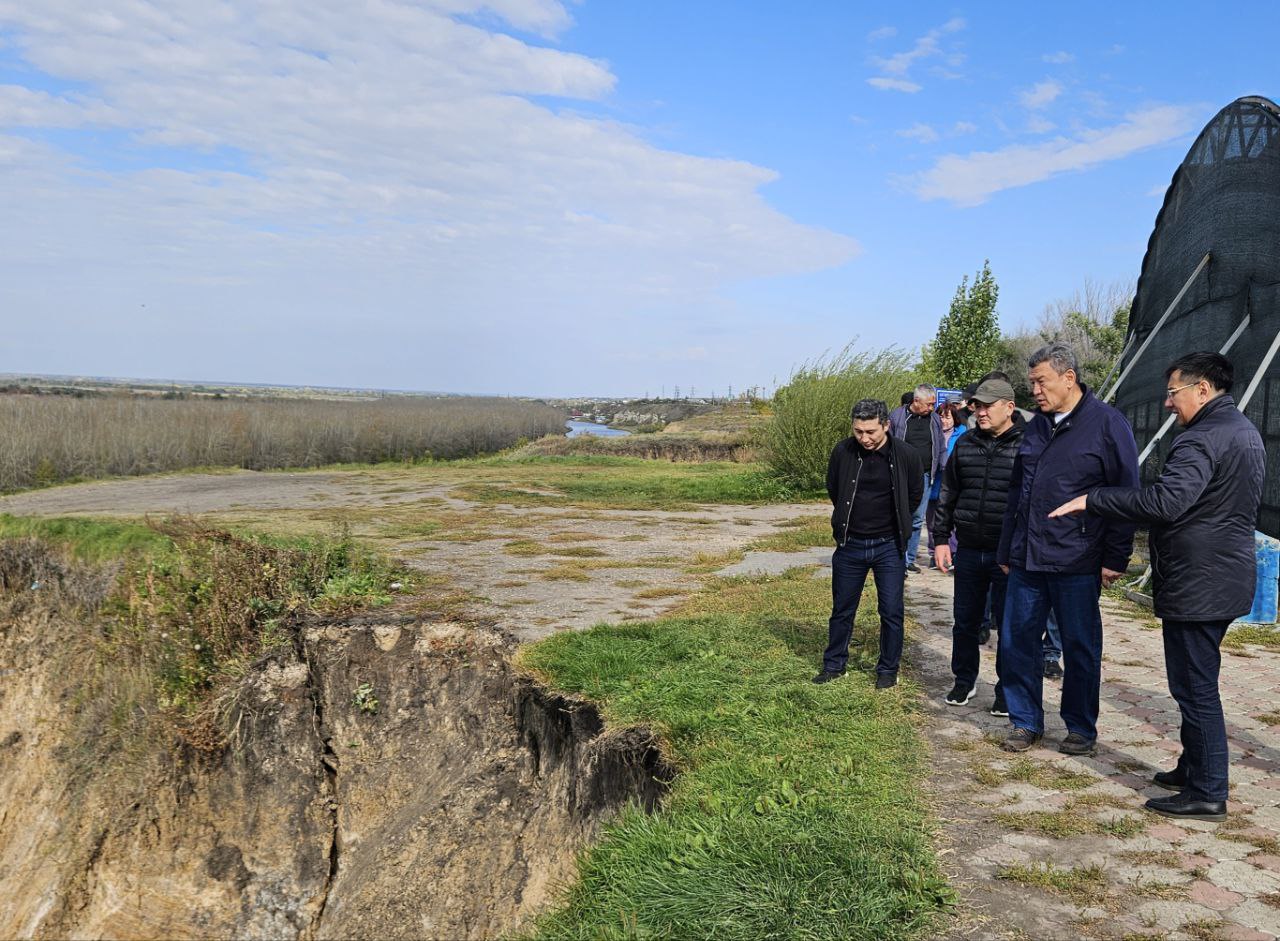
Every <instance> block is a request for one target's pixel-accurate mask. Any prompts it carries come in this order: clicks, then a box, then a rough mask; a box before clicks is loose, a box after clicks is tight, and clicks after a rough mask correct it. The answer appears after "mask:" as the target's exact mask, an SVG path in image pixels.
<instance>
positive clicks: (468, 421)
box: [0, 395, 565, 490]
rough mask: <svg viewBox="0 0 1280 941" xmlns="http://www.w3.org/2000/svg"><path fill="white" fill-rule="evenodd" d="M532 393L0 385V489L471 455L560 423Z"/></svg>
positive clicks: (558, 412)
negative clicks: (61, 390)
mask: <svg viewBox="0 0 1280 941" xmlns="http://www.w3.org/2000/svg"><path fill="white" fill-rule="evenodd" d="M564 421H565V415H564V412H563V411H561V410H560V409H556V408H552V407H550V406H548V405H545V404H543V403H541V402H525V401H518V400H510V399H496V398H493V399H483V398H439V399H428V398H402V399H384V400H379V401H375V402H334V401H324V400H318V399H311V400H309V399H283V400H269V399H261V400H254V399H249V400H240V399H237V400H207V399H206V400H162V399H152V398H141V397H133V396H119V397H116V396H110V397H98V398H83V399H77V398H66V397H61V396H56V397H55V396H30V395H6V396H0V442H2V444H0V490H18V489H22V488H26V487H32V486H39V485H42V484H48V483H55V482H57V481H60V480H68V479H73V478H88V477H106V476H114V475H133V474H150V473H156V472H160V471H172V470H179V469H182V468H189V467H244V468H250V469H253V470H264V469H267V468H274V467H315V466H318V465H324V464H336V463H348V462H351V463H372V462H378V461H406V460H418V459H423V458H437V459H447V458H457V457H473V456H476V455H480V454H487V453H491V452H494V451H499V450H502V449H503V448H508V447H511V446H512V445H515V444H516V443H518V442H519V441H520V440H521V439H525V440H533V439H536V438H539V437H541V436H543V435H547V434H554V433H557V432H561V431H563V430H564Z"/></svg>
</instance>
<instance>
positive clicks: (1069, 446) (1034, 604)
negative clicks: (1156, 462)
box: [996, 343, 1138, 755]
mask: <svg viewBox="0 0 1280 941" xmlns="http://www.w3.org/2000/svg"><path fill="white" fill-rule="evenodd" d="M1027 365H1028V367H1029V372H1028V373H1027V379H1028V381H1029V382H1030V384H1031V393H1032V395H1033V396H1034V397H1035V400H1036V404H1037V405H1038V406H1039V407H1040V414H1039V415H1036V416H1035V418H1034V419H1032V421H1031V422H1030V424H1029V425H1028V426H1027V430H1026V433H1025V434H1024V435H1023V437H1022V445H1021V447H1020V448H1019V450H1018V458H1017V460H1016V461H1015V462H1014V467H1013V477H1012V479H1011V480H1010V483H1009V504H1008V507H1007V508H1006V510H1005V517H1004V527H1003V529H1002V531H1001V536H1000V548H999V549H998V550H997V555H996V561H997V563H998V564H1000V565H1001V566H1003V567H1004V571H1005V572H1006V574H1008V576H1009V587H1008V592H1007V600H1006V602H1005V616H1004V623H1003V625H1002V626H1001V631H1000V646H1001V651H1000V656H1001V661H1002V666H1003V672H1002V675H1001V681H1002V683H1001V685H1002V687H1003V689H1004V695H1005V702H1006V703H1007V704H1008V707H1009V719H1010V721H1011V722H1012V723H1013V726H1014V728H1013V731H1012V732H1010V733H1009V735H1008V736H1007V737H1006V738H1005V740H1004V742H1003V743H1002V745H1001V747H1002V748H1004V749H1005V750H1006V751H1013V752H1021V751H1026V750H1027V749H1029V748H1031V747H1032V746H1034V745H1035V744H1036V743H1037V742H1038V741H1040V738H1041V736H1042V735H1043V734H1044V645H1043V637H1044V633H1045V627H1046V621H1047V619H1048V614H1049V611H1050V610H1052V611H1053V613H1054V614H1055V615H1056V616H1057V619H1058V630H1059V632H1060V635H1061V637H1062V657H1063V678H1062V707H1061V710H1060V711H1061V715H1062V720H1063V722H1064V724H1065V725H1066V727H1067V735H1066V737H1065V738H1064V739H1063V740H1062V742H1061V743H1060V744H1059V746H1058V751H1060V752H1062V753H1063V754H1067V755H1091V754H1093V752H1094V749H1095V747H1096V742H1097V737H1098V729H1097V722H1098V696H1099V691H1100V687H1101V683H1102V615H1101V613H1100V612H1099V610H1098V596H1099V594H1100V593H1101V591H1102V586H1103V585H1104V584H1107V585H1109V584H1111V582H1113V581H1115V580H1116V579H1117V578H1119V577H1120V576H1121V575H1122V574H1123V573H1124V571H1125V569H1126V568H1127V567H1128V565H1129V555H1130V553H1131V552H1132V551H1133V531H1134V526H1133V524H1132V523H1128V522H1109V521H1107V520H1103V519H1100V518H1099V517H1097V516H1095V515H1092V514H1089V515H1086V516H1085V517H1083V518H1082V519H1081V520H1080V521H1078V522H1077V521H1075V520H1071V519H1065V518H1056V519H1050V518H1049V513H1050V512H1051V511H1052V510H1054V509H1056V508H1057V507H1059V506H1061V505H1062V504H1063V503H1064V502H1065V501H1067V500H1069V499H1070V498H1071V497H1073V496H1075V495H1077V494H1080V493H1083V492H1088V491H1090V490H1092V489H1093V488H1095V487H1136V486H1137V485H1138V447H1137V445H1136V444H1135V443H1134V440H1133V431H1132V430H1131V429H1130V428H1129V423H1128V422H1127V421H1125V419H1124V416H1123V415H1121V414H1120V413H1119V412H1117V411H1116V410H1115V409H1114V408H1112V407H1111V406H1110V405H1107V404H1105V403H1104V402H1102V401H1101V400H1100V399H1098V398H1096V397H1095V396H1094V394H1093V393H1092V392H1090V391H1089V389H1088V387H1087V386H1085V384H1084V383H1082V382H1080V381H1079V379H1078V378H1077V376H1078V375H1079V370H1078V367H1077V365H1076V355H1075V352H1074V351H1073V350H1072V349H1071V347H1069V346H1066V345H1064V344H1061V343H1052V344H1049V345H1048V346H1044V347H1041V348H1040V349H1039V350H1037V351H1036V352H1035V353H1033V354H1032V355H1031V358H1030V360H1029V362H1028V364H1027Z"/></svg>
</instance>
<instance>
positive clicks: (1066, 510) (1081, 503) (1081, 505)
mask: <svg viewBox="0 0 1280 941" xmlns="http://www.w3.org/2000/svg"><path fill="white" fill-rule="evenodd" d="M1088 501H1089V495H1088V494H1087V493H1082V494H1080V496H1078V497H1076V498H1075V499H1074V500H1069V501H1067V502H1066V503H1064V504H1062V506H1060V507H1058V508H1057V509H1056V510H1054V511H1053V512H1052V513H1050V514H1049V519H1054V518H1055V517H1059V516H1071V515H1073V514H1075V513H1083V512H1084V511H1085V504H1086V503H1088Z"/></svg>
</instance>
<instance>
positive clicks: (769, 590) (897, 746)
mask: <svg viewBox="0 0 1280 941" xmlns="http://www.w3.org/2000/svg"><path fill="white" fill-rule="evenodd" d="M828 592H829V589H828V588H827V586H826V584H825V582H820V581H816V580H814V579H813V578H811V577H810V574H809V573H808V572H807V571H796V572H792V573H789V574H788V575H785V576H781V577H775V578H763V579H749V580H713V582H712V583H711V585H710V586H709V588H708V589H707V590H706V591H705V592H704V593H702V594H701V595H699V596H697V597H696V598H695V599H693V600H692V601H691V602H689V603H688V604H687V605H686V606H685V607H684V608H682V609H680V610H679V611H678V612H676V615H675V616H673V617H670V618H665V619H662V620H659V621H654V622H650V623H646V624H637V625H626V626H608V625H603V626H600V627H597V628H594V629H593V630H590V631H586V632H581V633H573V634H560V635H557V636H555V637H551V638H549V639H547V640H546V641H543V642H541V643H539V644H537V645H534V646H532V647H528V648H525V649H524V650H523V651H522V652H521V655H520V662H521V665H522V666H523V667H524V668H526V669H528V670H530V671H532V672H534V673H535V674H536V675H538V676H540V677H541V678H542V679H543V680H544V681H546V682H549V683H551V684H553V685H554V686H556V687H558V688H561V689H565V690H568V691H571V692H574V693H579V694H582V695H584V696H587V697H590V698H592V699H594V700H597V701H599V702H601V703H602V704H603V708H604V710H605V713H606V716H607V717H608V719H609V720H610V722H611V723H613V724H615V725H625V724H630V723H643V724H645V725H649V726H651V727H653V728H656V729H658V730H659V731H660V732H661V733H662V734H663V736H664V738H665V740H666V741H667V742H668V743H669V746H670V750H671V756H672V758H673V759H674V760H675V761H676V762H677V763H678V764H679V765H680V766H681V767H682V774H681V776H680V777H679V779H678V780H677V783H676V784H675V787H674V789H673V791H672V793H671V795H670V797H669V799H668V800H667V802H666V804H665V805H664V808H663V810H662V811H661V812H660V813H658V814H657V815H654V816H646V815H645V814H643V813H640V812H638V811H630V812H627V813H624V814H623V815H622V816H621V817H620V818H619V819H618V820H617V821H616V822H615V823H613V824H612V825H611V826H610V827H608V828H607V831H606V832H605V834H604V836H603V839H602V840H601V842H600V843H599V844H598V845H597V846H596V847H595V848H594V849H592V850H591V851H590V852H589V853H588V854H587V855H586V856H585V858H584V860H583V862H582V866H581V878H580V881H579V882H578V883H577V884H576V885H575V886H574V887H573V888H572V889H571V891H570V893H569V895H568V898H567V900H566V902H565V904H564V905H563V906H562V907H561V908H559V909H558V910H556V911H554V912H552V913H551V914H550V915H548V916H547V917H545V918H544V919H543V920H542V921H541V922H540V923H539V926H538V933H539V934H540V935H541V936H544V937H556V938H560V937H565V938H599V937H645V936H651V935H657V936H677V937H701V936H715V937H720V938H766V937H787V938H847V937H876V938H909V937H916V936H919V935H921V934H923V933H924V932H925V931H926V930H927V927H928V925H929V923H930V917H931V915H932V914H933V913H935V912H937V911H938V910H939V909H940V908H941V907H942V906H943V905H945V904H946V903H947V901H948V900H949V899H950V892H949V890H948V889H947V887H946V885H945V882H944V881H943V879H942V877H941V875H940V873H939V872H938V869H937V867H936V864H935V861H934V858H933V854H932V850H931V847H930V840H929V832H930V831H929V821H928V816H927V813H926V809H925V807H924V805H923V803H922V801H921V800H920V797H919V790H918V786H917V785H918V782H919V780H920V778H921V774H922V768H921V743H920V739H919V737H918V735H917V733H916V731H915V729H914V728H913V725H912V712H913V710H912V705H911V701H912V697H913V695H914V693H913V692H912V691H911V690H910V688H909V687H908V688H903V687H899V688H898V689H896V690H893V691H889V692H881V693H877V692H876V691H875V690H874V689H872V688H871V682H870V678H869V676H868V675H866V674H865V673H858V672H851V673H850V675H849V676H848V677H847V678H846V679H845V680H843V681H841V682H838V683H832V684H828V685H826V686H821V687H819V686H814V685H813V684H812V683H810V682H809V678H810V676H812V674H813V671H814V665H815V664H816V663H817V662H818V660H819V656H820V653H821V650H822V647H823V646H824V644H825V639H826V638H825V634H826V631H825V620H826V616H827V613H828V605H829V595H828ZM874 612H875V605H874V602H871V601H869V602H868V603H865V604H864V605H863V608H862V612H861V613H860V617H859V625H858V636H860V637H862V638H865V639H869V640H870V643H869V644H868V647H867V650H868V652H867V653H866V654H865V655H863V656H861V659H862V662H861V664H860V665H861V666H863V667H864V668H865V667H868V666H870V663H871V659H870V658H873V657H874V649H875V642H874V638H875V631H876V626H875V614H874ZM858 659H860V655H859V654H858V653H856V652H855V661H856V660H858Z"/></svg>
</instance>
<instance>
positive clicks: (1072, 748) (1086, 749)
mask: <svg viewBox="0 0 1280 941" xmlns="http://www.w3.org/2000/svg"><path fill="white" fill-rule="evenodd" d="M1097 749H1098V740H1097V739H1093V738H1085V737H1084V736H1083V735H1081V734H1080V733H1079V732H1070V733H1068V735H1067V737H1066V738H1064V739H1063V740H1062V744H1061V745H1059V746H1058V751H1060V752H1062V754H1064V755H1081V756H1083V755H1092V754H1093V753H1094V752H1095V751H1097Z"/></svg>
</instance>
